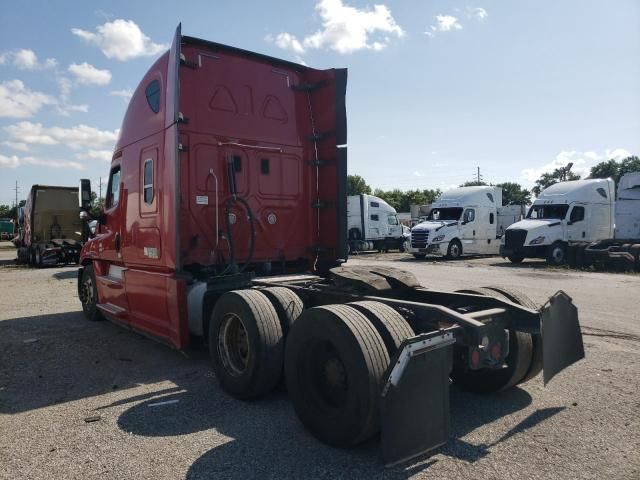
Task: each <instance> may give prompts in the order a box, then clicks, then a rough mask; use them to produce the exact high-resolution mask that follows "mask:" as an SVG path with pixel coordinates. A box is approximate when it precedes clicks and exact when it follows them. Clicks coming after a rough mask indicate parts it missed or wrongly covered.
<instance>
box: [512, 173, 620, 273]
mask: <svg viewBox="0 0 640 480" xmlns="http://www.w3.org/2000/svg"><path fill="white" fill-rule="evenodd" d="M614 195H615V183H614V181H613V180H611V179H610V178H608V179H592V180H574V181H569V182H560V183H556V184H554V185H551V186H550V187H548V188H546V189H545V190H543V191H542V192H541V193H540V196H539V197H538V198H537V199H536V200H535V202H533V205H532V206H531V208H530V209H529V212H528V213H527V218H525V219H524V220H522V221H520V222H517V223H514V224H513V225H511V226H510V227H509V228H507V231H506V232H505V235H504V237H503V239H502V240H503V241H502V244H501V246H500V255H501V256H502V257H503V258H508V259H509V260H511V262H513V263H520V262H522V261H523V260H524V259H525V258H545V259H546V260H547V262H548V263H550V264H552V265H561V264H563V263H565V262H566V261H567V259H568V253H569V251H570V250H571V249H573V250H575V249H577V248H581V249H584V248H585V247H586V246H587V245H589V244H590V243H592V242H595V241H598V240H604V239H607V238H613V229H614V218H615V213H614V210H615V201H614Z"/></svg>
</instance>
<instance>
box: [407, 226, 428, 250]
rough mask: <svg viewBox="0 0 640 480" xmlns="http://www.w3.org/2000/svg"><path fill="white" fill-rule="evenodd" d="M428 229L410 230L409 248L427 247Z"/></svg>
mask: <svg viewBox="0 0 640 480" xmlns="http://www.w3.org/2000/svg"><path fill="white" fill-rule="evenodd" d="M428 242H429V231H428V230H425V231H422V232H411V248H427V243H428Z"/></svg>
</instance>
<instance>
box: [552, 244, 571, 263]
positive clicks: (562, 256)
mask: <svg viewBox="0 0 640 480" xmlns="http://www.w3.org/2000/svg"><path fill="white" fill-rule="evenodd" d="M566 261H567V246H566V245H565V244H564V243H562V242H555V243H554V244H553V245H551V246H550V247H549V250H548V251H547V263H548V264H550V265H554V266H560V265H564V263H565V262H566Z"/></svg>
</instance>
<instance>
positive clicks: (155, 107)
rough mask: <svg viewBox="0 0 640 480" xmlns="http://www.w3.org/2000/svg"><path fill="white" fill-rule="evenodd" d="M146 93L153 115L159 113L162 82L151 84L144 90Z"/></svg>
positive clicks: (156, 81)
mask: <svg viewBox="0 0 640 480" xmlns="http://www.w3.org/2000/svg"><path fill="white" fill-rule="evenodd" d="M144 93H145V95H146V96H147V103H148V104H149V108H150V109H151V110H152V111H153V113H158V112H159V111H160V81H159V80H153V81H152V82H150V83H149V85H147V88H145V89H144Z"/></svg>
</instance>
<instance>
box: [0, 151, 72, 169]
mask: <svg viewBox="0 0 640 480" xmlns="http://www.w3.org/2000/svg"><path fill="white" fill-rule="evenodd" d="M27 165H37V166H40V167H51V168H74V169H76V170H84V166H83V165H82V164H81V163H78V162H70V161H67V160H51V159H48V158H36V157H18V156H17V155H11V156H10V157H7V156H6V155H1V154H0V168H1V167H5V168H17V167H20V166H27Z"/></svg>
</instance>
